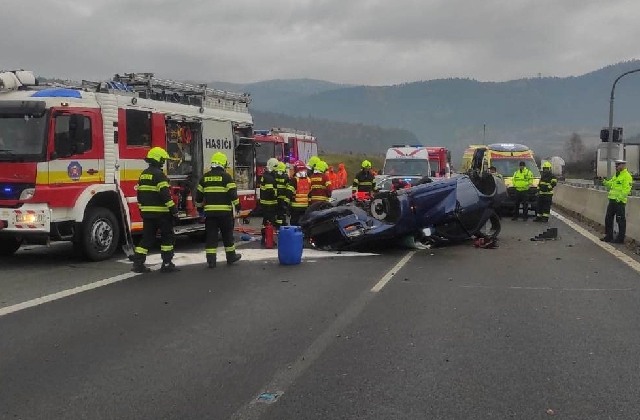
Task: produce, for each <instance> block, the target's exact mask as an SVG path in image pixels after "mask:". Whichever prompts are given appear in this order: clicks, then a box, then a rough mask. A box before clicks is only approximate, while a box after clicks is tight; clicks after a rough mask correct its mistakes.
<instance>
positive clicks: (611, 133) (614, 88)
mask: <svg viewBox="0 0 640 420" xmlns="http://www.w3.org/2000/svg"><path fill="white" fill-rule="evenodd" d="M639 71H640V69H635V70H629V71H627V72H625V73H622V74H621V75H620V76H618V77H617V78H616V80H614V82H613V86H611V98H610V99H609V133H608V135H609V137H608V141H609V144H608V145H607V178H611V166H612V165H611V161H612V159H611V153H612V152H613V150H612V149H613V92H614V91H615V90H616V83H618V80H620V79H622V78H623V77H624V76H626V75H627V74H631V73H636V72H639Z"/></svg>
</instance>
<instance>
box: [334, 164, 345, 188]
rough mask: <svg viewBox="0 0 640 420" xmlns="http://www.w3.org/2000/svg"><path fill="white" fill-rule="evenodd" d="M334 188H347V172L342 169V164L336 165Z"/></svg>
mask: <svg viewBox="0 0 640 420" xmlns="http://www.w3.org/2000/svg"><path fill="white" fill-rule="evenodd" d="M337 182H338V185H337V186H336V188H344V187H346V186H347V170H346V169H345V168H344V163H341V164H340V165H338V172H337Z"/></svg>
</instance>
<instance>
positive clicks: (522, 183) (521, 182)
mask: <svg viewBox="0 0 640 420" xmlns="http://www.w3.org/2000/svg"><path fill="white" fill-rule="evenodd" d="M532 184H533V172H531V171H530V170H529V169H528V168H526V167H525V168H522V169H518V170H517V171H515V172H514V174H513V186H514V187H515V189H516V190H518V191H527V190H528V189H529V187H530V186H531V185H532Z"/></svg>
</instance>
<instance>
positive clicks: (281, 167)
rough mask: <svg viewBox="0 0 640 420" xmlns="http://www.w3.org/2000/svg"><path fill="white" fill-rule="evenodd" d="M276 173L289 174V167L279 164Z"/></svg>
mask: <svg viewBox="0 0 640 420" xmlns="http://www.w3.org/2000/svg"><path fill="white" fill-rule="evenodd" d="M276 171H277V172H281V173H284V172H287V165H286V164H285V163H284V162H278V166H277V167H276Z"/></svg>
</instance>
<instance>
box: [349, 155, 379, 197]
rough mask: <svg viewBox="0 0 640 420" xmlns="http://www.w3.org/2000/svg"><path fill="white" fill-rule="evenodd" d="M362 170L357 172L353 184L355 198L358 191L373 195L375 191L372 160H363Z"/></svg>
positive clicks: (352, 193) (352, 192)
mask: <svg viewBox="0 0 640 420" xmlns="http://www.w3.org/2000/svg"><path fill="white" fill-rule="evenodd" d="M360 167H361V169H360V172H358V173H357V174H356V177H355V178H354V179H353V184H352V185H351V195H352V196H353V197H354V198H355V197H356V195H357V194H358V193H367V194H370V195H373V193H374V192H375V183H374V181H373V178H374V177H373V173H371V162H369V161H368V160H366V159H365V160H363V161H362V165H360Z"/></svg>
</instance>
